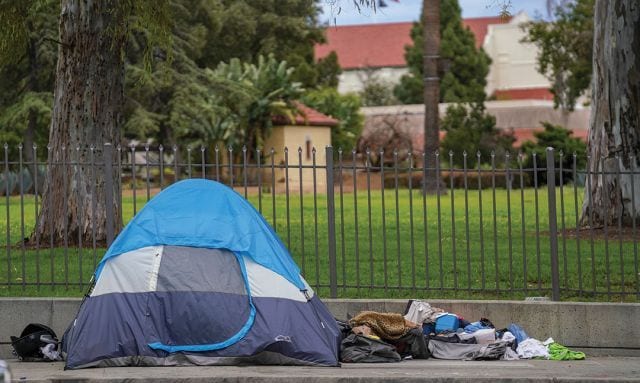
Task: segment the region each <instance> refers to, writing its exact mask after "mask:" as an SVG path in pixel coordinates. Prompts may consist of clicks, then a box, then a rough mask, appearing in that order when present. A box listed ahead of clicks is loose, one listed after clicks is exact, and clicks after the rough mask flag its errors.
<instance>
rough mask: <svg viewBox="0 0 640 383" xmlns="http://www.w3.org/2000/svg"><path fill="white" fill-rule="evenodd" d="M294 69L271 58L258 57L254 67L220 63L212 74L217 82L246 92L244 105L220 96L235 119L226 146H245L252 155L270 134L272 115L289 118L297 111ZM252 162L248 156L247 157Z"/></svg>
mask: <svg viewBox="0 0 640 383" xmlns="http://www.w3.org/2000/svg"><path fill="white" fill-rule="evenodd" d="M293 71H294V69H293V68H291V67H289V66H288V65H287V62H286V61H278V60H276V59H275V57H274V55H269V56H268V57H267V58H265V57H263V56H259V57H258V63H257V64H255V65H254V64H250V63H242V62H241V61H240V60H238V59H232V60H231V61H230V62H229V63H228V64H227V63H220V65H218V67H217V68H216V70H215V71H213V72H212V75H213V76H214V77H215V78H217V79H218V80H225V81H227V82H233V83H236V84H243V85H241V86H244V89H246V90H247V92H248V97H247V99H246V102H245V103H241V102H240V103H238V102H237V101H238V98H237V96H235V95H233V94H231V96H232V98H231V99H229V98H228V97H227V96H221V97H222V98H223V105H224V106H225V107H226V108H228V109H229V110H231V111H232V113H233V114H235V115H236V116H237V120H238V121H239V122H240V125H238V126H236V127H234V128H233V129H234V132H233V135H230V138H232V141H228V142H227V143H226V144H227V145H232V146H236V147H240V146H242V145H246V147H247V150H248V153H250V154H251V156H252V155H253V152H254V150H255V149H256V148H262V147H263V142H264V140H265V139H266V138H267V137H268V136H269V135H270V134H271V128H272V127H273V124H272V117H273V116H275V115H280V116H284V117H285V118H288V119H293V115H294V114H295V113H296V112H297V109H296V107H295V105H294V101H295V100H296V99H297V98H298V97H299V96H300V95H301V94H302V92H303V88H302V87H301V85H300V83H298V82H295V81H293V79H292V77H293ZM250 158H251V159H252V157H250Z"/></svg>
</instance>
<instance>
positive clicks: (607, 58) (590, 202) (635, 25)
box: [581, 0, 640, 227]
mask: <svg viewBox="0 0 640 383" xmlns="http://www.w3.org/2000/svg"><path fill="white" fill-rule="evenodd" d="M594 26H595V30H594V41H593V83H592V88H593V89H592V100H593V102H592V106H591V122H590V128H589V143H588V153H589V164H588V171H589V174H588V176H587V181H586V182H587V183H586V189H585V198H584V203H583V206H582V218H581V224H582V225H583V226H588V225H590V224H592V225H593V226H596V227H597V226H602V225H604V224H605V223H607V224H613V223H617V222H618V219H621V220H622V222H623V223H624V224H626V225H629V224H631V223H632V222H633V220H634V219H638V218H639V217H640V174H639V173H638V170H639V169H640V166H639V165H640V164H639V158H640V7H639V6H638V2H637V0H597V1H596V9H595V17H594ZM633 173H635V174H633Z"/></svg>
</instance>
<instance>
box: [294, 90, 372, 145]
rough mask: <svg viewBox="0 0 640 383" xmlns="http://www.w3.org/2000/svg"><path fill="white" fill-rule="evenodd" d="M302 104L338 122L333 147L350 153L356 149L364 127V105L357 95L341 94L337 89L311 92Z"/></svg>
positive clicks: (332, 134) (333, 133)
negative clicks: (362, 110) (361, 110)
mask: <svg viewBox="0 0 640 383" xmlns="http://www.w3.org/2000/svg"><path fill="white" fill-rule="evenodd" d="M301 100H302V102H303V103H304V104H305V105H308V106H310V107H312V108H314V109H316V110H318V111H320V112H322V113H324V114H326V115H329V116H331V117H333V118H336V119H337V120H338V125H337V126H335V127H333V128H332V129H331V145H332V146H333V147H334V148H342V149H343V150H345V151H349V150H351V149H352V148H354V147H355V144H356V141H357V140H358V137H360V133H361V132H362V127H363V125H364V116H363V115H362V113H360V107H361V106H362V103H361V101H360V97H358V95H356V94H344V95H343V94H340V93H338V91H337V90H336V89H335V88H322V89H317V90H311V91H308V92H307V93H305V94H304V95H303V96H302V99H301Z"/></svg>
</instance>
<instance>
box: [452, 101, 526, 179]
mask: <svg viewBox="0 0 640 383" xmlns="http://www.w3.org/2000/svg"><path fill="white" fill-rule="evenodd" d="M442 130H444V131H445V132H447V135H446V136H445V138H444V139H443V140H442V151H443V153H445V154H446V153H449V151H452V152H453V154H454V156H453V165H455V166H457V167H459V168H462V167H463V165H464V156H463V153H464V152H465V151H466V152H467V168H474V167H476V166H477V160H478V158H477V155H476V154H477V153H478V152H480V154H481V158H480V160H481V161H482V162H483V163H488V162H490V161H491V152H494V153H495V154H496V157H497V158H504V155H505V154H506V153H507V152H510V151H512V149H513V143H514V142H515V138H514V137H513V135H511V134H508V133H506V132H503V131H500V130H499V129H497V128H496V118H495V117H494V116H491V115H489V114H487V113H485V110H484V108H483V107H482V105H481V104H454V105H451V106H449V108H448V109H447V115H446V116H445V117H444V119H443V120H442ZM445 158H449V157H447V156H445Z"/></svg>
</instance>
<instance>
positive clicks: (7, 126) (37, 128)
mask: <svg viewBox="0 0 640 383" xmlns="http://www.w3.org/2000/svg"><path fill="white" fill-rule="evenodd" d="M3 7H4V9H3V11H4V12H3V16H4V17H8V16H9V15H11V14H13V15H14V16H11V17H21V16H22V15H26V17H25V18H24V19H23V20H21V22H22V25H23V27H22V28H17V29H13V30H8V29H11V28H12V27H13V26H14V25H13V24H12V23H11V21H10V20H0V21H2V23H1V24H2V26H0V33H1V34H2V35H3V36H5V35H6V34H9V33H11V34H14V36H13V38H14V39H15V40H14V41H15V42H16V44H15V45H12V44H10V42H11V41H12V40H11V39H10V38H9V39H4V40H3V42H2V48H1V49H2V55H0V64H1V65H0V79H2V80H1V81H0V127H1V128H2V129H0V142H2V143H8V144H9V147H11V148H16V147H17V146H18V144H19V143H22V144H23V146H24V150H23V155H24V160H25V161H26V162H32V163H33V159H34V158H33V144H37V145H38V147H39V151H38V154H39V155H40V156H42V157H43V158H44V157H45V156H46V148H45V147H46V143H47V137H48V128H49V124H50V122H51V106H52V104H53V81H54V76H53V75H54V73H55V62H56V54H57V49H58V46H57V41H56V39H57V18H56V12H57V11H58V9H59V4H58V3H57V2H56V1H53V0H47V1H41V2H36V3H32V2H18V1H16V2H8V3H7V4H3ZM5 28H6V29H5ZM16 35H17V36H16ZM5 49H6V50H8V51H6V52H5ZM16 152H17V151H16ZM14 154H15V153H14ZM12 157H14V156H12ZM28 168H29V171H30V172H32V173H33V171H34V169H33V167H31V166H30V167H28Z"/></svg>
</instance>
